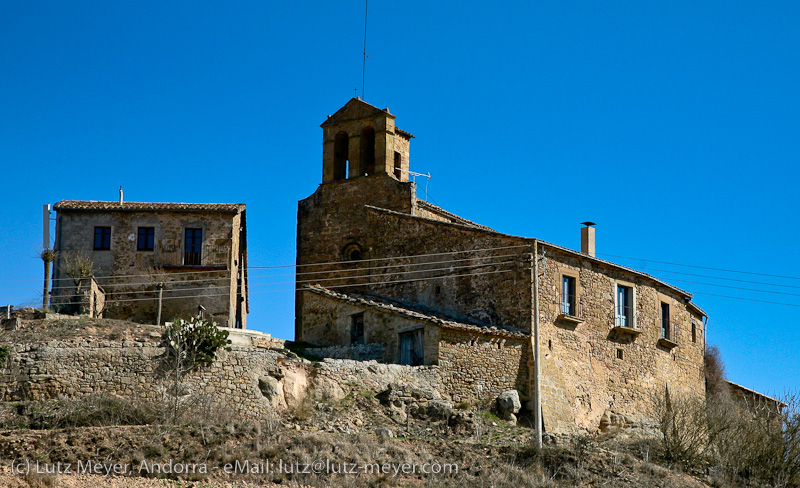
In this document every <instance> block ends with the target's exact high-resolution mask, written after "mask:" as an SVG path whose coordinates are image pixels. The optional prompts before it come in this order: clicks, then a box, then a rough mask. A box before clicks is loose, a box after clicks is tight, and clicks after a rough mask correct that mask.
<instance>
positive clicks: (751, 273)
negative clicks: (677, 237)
mask: <svg viewBox="0 0 800 488" xmlns="http://www.w3.org/2000/svg"><path fill="white" fill-rule="evenodd" d="M597 254H598V255H599V256H609V257H612V258H620V259H630V260H632V261H648V262H651V263H658V264H669V265H671V266H683V267H685V268H697V269H708V270H713V271H724V272H726V273H740V274H749V275H756V276H769V277H771V278H783V279H787V280H800V276H786V275H777V274H770V273H757V272H755V271H741V270H738V269H725V268H712V267H710V266H697V265H694V264H681V263H670V262H667V261H656V260H654V259H646V258H632V257H628V256H619V255H616V254H602V253H597Z"/></svg>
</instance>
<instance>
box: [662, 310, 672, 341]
mask: <svg viewBox="0 0 800 488" xmlns="http://www.w3.org/2000/svg"><path fill="white" fill-rule="evenodd" d="M670 334H671V331H670V330H669V304H668V303H664V302H661V337H662V338H663V339H670V338H671V337H670Z"/></svg>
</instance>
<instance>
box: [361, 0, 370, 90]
mask: <svg viewBox="0 0 800 488" xmlns="http://www.w3.org/2000/svg"><path fill="white" fill-rule="evenodd" d="M368 11H369V0H364V50H363V51H361V54H362V55H363V57H362V61H361V99H362V100H364V80H365V79H366V75H367V58H368V57H369V56H367V13H368Z"/></svg>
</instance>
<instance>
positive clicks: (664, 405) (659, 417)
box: [650, 388, 709, 466]
mask: <svg viewBox="0 0 800 488" xmlns="http://www.w3.org/2000/svg"><path fill="white" fill-rule="evenodd" d="M650 407H651V414H652V417H653V419H654V420H655V421H656V423H657V424H658V430H659V433H660V434H661V444H662V448H663V454H664V457H665V458H666V459H667V460H668V461H671V462H680V463H683V464H684V465H686V466H695V465H698V464H700V463H701V462H702V461H703V459H704V456H705V454H706V453H707V450H708V440H709V437H708V422H707V419H706V408H705V402H704V399H702V398H697V397H694V396H691V395H686V394H683V393H679V392H671V391H670V390H669V388H664V390H663V392H661V393H656V394H655V395H653V398H652V401H651V404H650Z"/></svg>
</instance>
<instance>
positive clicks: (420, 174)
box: [408, 170, 431, 202]
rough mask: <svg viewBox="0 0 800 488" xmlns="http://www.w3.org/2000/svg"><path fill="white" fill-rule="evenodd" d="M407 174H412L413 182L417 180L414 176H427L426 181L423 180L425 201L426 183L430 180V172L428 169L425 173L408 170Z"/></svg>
mask: <svg viewBox="0 0 800 488" xmlns="http://www.w3.org/2000/svg"><path fill="white" fill-rule="evenodd" d="M408 174H409V175H411V176H412V178H411V181H413V182H415V183H416V182H417V178H416V177H417V176H424V177H425V178H427V181H425V201H426V202H427V201H428V183H430V182H431V172H430V171H428V173H427V174H426V173H417V172H416V171H411V170H408Z"/></svg>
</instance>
